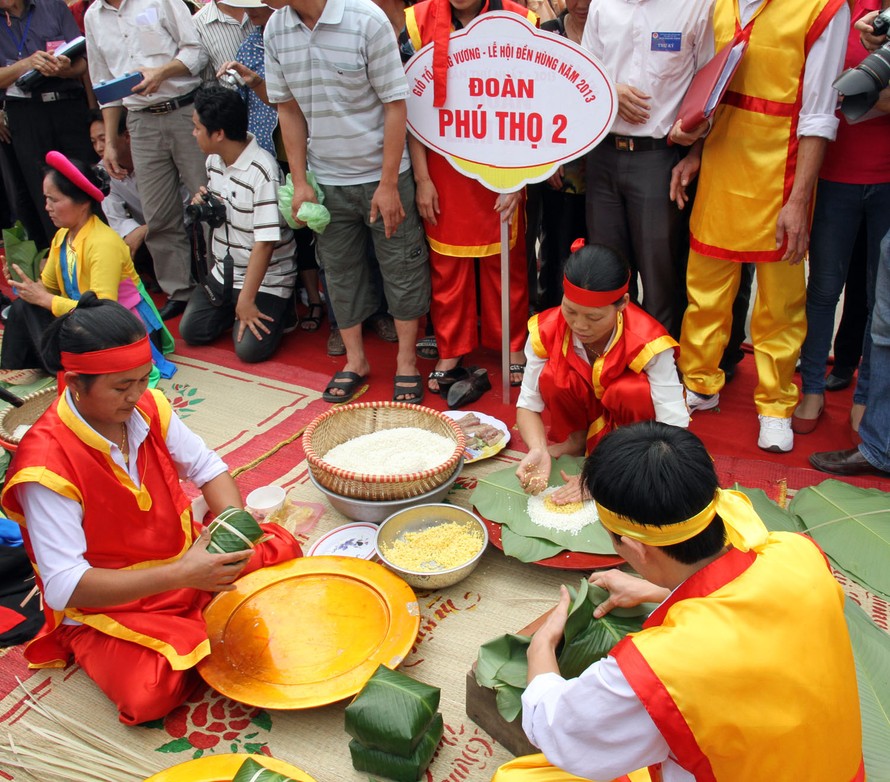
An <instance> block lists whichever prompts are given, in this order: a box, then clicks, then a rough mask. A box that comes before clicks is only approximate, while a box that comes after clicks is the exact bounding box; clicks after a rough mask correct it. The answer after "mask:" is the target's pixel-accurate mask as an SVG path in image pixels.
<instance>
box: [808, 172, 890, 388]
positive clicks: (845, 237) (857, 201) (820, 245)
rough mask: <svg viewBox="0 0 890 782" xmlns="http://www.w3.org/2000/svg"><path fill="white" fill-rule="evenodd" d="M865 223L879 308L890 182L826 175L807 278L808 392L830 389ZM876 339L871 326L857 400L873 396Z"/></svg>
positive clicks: (819, 196)
mask: <svg viewBox="0 0 890 782" xmlns="http://www.w3.org/2000/svg"><path fill="white" fill-rule="evenodd" d="M863 221H864V223H865V230H866V246H867V257H866V263H867V272H866V274H867V280H868V285H867V286H866V294H867V296H866V297H867V301H868V309H869V312H871V310H872V308H873V306H874V280H875V275H876V273H877V268H878V258H879V255H880V248H881V240H882V239H883V238H884V235H885V234H886V233H887V231H888V230H890V184H879V185H851V184H847V183H845V182H829V181H828V180H826V179H820V180H819V184H818V186H817V188H816V206H815V209H814V210H813V230H812V233H811V234H810V276H809V279H808V281H807V337H806V339H805V340H804V343H803V347H802V348H801V352H800V374H801V380H802V381H803V392H804V393H805V394H821V393H823V392H824V391H825V363H826V361H827V360H828V352H829V350H830V348H831V336H832V334H833V333H834V312H835V309H836V308H837V302H838V299H839V298H840V295H841V291H843V289H844V282H845V281H846V279H847V269H848V267H849V266H850V256H851V254H852V252H853V246H854V244H855V243H856V234H857V233H858V231H859V226H860V224H861V223H862V222H863ZM870 348H871V339H870V337H869V328H868V326H866V332H865V339H864V340H863V345H862V362H861V364H860V366H859V379H858V381H857V384H856V393H855V394H854V396H853V399H854V401H855V402H857V403H859V404H865V403H866V400H867V399H868V386H869V376H870V371H869V359H870V355H869V354H870Z"/></svg>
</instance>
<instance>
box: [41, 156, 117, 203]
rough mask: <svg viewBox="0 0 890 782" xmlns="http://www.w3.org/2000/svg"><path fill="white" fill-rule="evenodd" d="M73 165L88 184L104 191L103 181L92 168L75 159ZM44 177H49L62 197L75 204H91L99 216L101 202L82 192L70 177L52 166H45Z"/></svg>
mask: <svg viewBox="0 0 890 782" xmlns="http://www.w3.org/2000/svg"><path fill="white" fill-rule="evenodd" d="M71 165H73V166H74V167H75V168H76V169H77V170H78V171H80V173H81V174H83V175H84V176H85V177H86V179H87V182H89V183H90V184H91V185H94V186H95V187H96V188H97V189H98V190H102V181H101V180H100V179H99V177H98V176H96V172H95V171H94V170H93V167H92V166H89V165H87V164H86V163H84V162H83V161H82V160H74V159H71ZM43 175H44V177H46V176H49V177H50V178H51V179H52V181H53V184H54V185H55V186H56V187H57V188H58V189H59V191H60V192H61V193H62V195H64V196H68V198H70V199H71V200H72V201H74V203H75V204H90V205H91V208H92V210H93V212H95V213H97V214H98V213H99V212H100V211H101V210H100V209H99V202H98V201H97V200H96V199H95V198H93V197H92V196H91V195H90V194H89V193H86V192H84V191H83V190H81V189H80V188H79V187H78V186H77V185H75V184H74V182H72V181H71V180H70V179H68V177H66V176H65V175H64V174H62V173H61V172H60V171H56V169H54V168H53V167H52V166H44V169H43Z"/></svg>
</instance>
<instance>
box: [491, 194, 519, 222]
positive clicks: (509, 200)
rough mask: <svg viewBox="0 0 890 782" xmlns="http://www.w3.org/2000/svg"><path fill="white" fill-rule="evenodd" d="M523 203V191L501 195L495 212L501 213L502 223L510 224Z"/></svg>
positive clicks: (496, 203) (495, 206)
mask: <svg viewBox="0 0 890 782" xmlns="http://www.w3.org/2000/svg"><path fill="white" fill-rule="evenodd" d="M521 202H522V190H517V191H516V192H515V193H501V194H500V195H499V196H498V200H497V201H496V202H495V205H494V211H495V212H499V213H500V215H501V222H502V223H509V222H510V221H511V220H512V219H513V213H514V212H515V211H516V208H517V207H518V206H519V204H520V203H521Z"/></svg>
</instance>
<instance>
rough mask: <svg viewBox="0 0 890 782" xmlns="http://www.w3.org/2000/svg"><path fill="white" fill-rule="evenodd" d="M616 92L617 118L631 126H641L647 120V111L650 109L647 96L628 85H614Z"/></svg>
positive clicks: (648, 96) (649, 96)
mask: <svg viewBox="0 0 890 782" xmlns="http://www.w3.org/2000/svg"><path fill="white" fill-rule="evenodd" d="M615 87H616V90H617V92H618V116H619V117H621V119H623V120H624V121H625V122H630V123H631V124H632V125H642V124H643V123H644V122H646V120H648V119H649V109H651V108H652V106H651V104H650V103H649V100H650V99H651V97H652V96H651V95H647V94H646V93H645V92H643V91H642V90H638V89H637V88H636V87H631V86H630V85H629V84H616V85H615Z"/></svg>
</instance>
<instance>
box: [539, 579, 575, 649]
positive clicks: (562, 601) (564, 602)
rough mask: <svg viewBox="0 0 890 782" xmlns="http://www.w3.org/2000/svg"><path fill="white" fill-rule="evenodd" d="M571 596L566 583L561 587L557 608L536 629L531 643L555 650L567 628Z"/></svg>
mask: <svg viewBox="0 0 890 782" xmlns="http://www.w3.org/2000/svg"><path fill="white" fill-rule="evenodd" d="M570 604H571V597H570V596H569V590H568V589H566V587H565V584H562V585H560V587H559V602H558V603H557V604H556V606H555V608H554V609H553V610H552V611H551V612H550V613H549V614H547V618H546V619H545V620H544V623H543V624H542V625H541V626H540V627H539V628H538V629H537V630H536V631H535V634H534V635H533V636H532V640H531V645H533V646H536V647H538V648H541V647H543V648H544V649H546V650H547V651H550V652H555V651H556V647H557V646H558V645H559V642H560V641H561V640H562V637H563V635H564V634H565V629H566V620H567V619H568V617H569V605H570Z"/></svg>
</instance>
